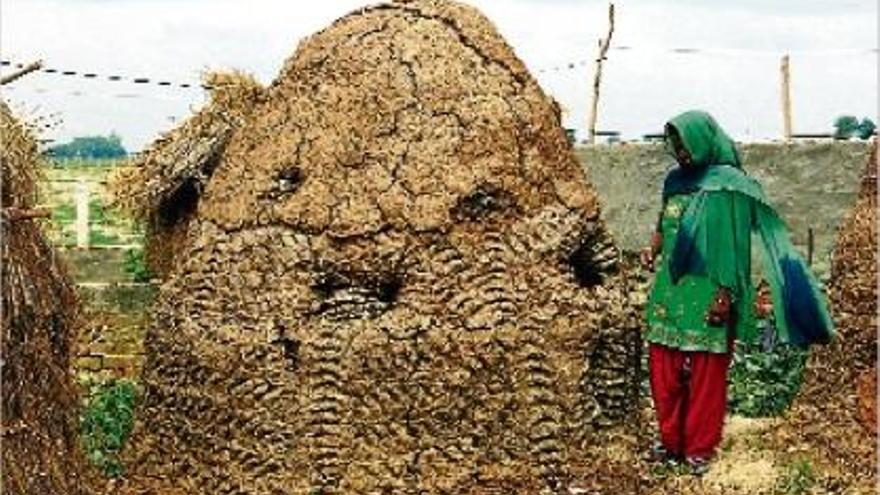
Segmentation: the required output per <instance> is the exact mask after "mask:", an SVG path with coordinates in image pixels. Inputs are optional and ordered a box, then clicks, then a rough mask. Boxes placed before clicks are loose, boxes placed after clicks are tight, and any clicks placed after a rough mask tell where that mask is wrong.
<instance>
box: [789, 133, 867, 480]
mask: <svg viewBox="0 0 880 495" xmlns="http://www.w3.org/2000/svg"><path fill="white" fill-rule="evenodd" d="M877 248H878V246H877V142H876V141H875V142H874V145H873V150H872V153H871V157H870V159H869V161H868V164H867V167H866V168H865V172H864V174H863V178H862V188H861V191H860V194H859V198H858V201H857V202H856V204H855V206H854V207H853V209H852V211H851V212H850V214H849V215H848V218H847V220H846V221H845V222H844V224H843V225H842V226H841V228H840V232H839V234H838V237H837V245H836V247H835V250H834V256H833V260H834V263H833V266H832V280H831V283H830V286H829V295H830V299H831V302H832V307H833V310H834V319H835V325H836V326H837V332H838V337H837V338H836V339H835V341H834V342H832V343H831V344H830V345H829V346H827V347H820V348H816V349H815V350H814V351H813V355H812V356H811V358H810V361H809V363H808V367H807V371H806V375H805V379H804V385H803V388H802V392H801V396H800V397H799V399H798V401H797V402H796V404H795V407H794V410H793V411H792V413H791V414H790V418H789V423H790V424H789V428H787V429H786V431H785V433H786V435H790V436H791V437H792V438H793V439H795V440H796V441H799V442H805V443H806V444H807V447H805V448H806V449H807V450H808V451H810V452H812V453H814V454H818V455H819V456H821V457H822V458H823V461H824V462H825V463H827V464H828V465H829V466H831V467H833V468H834V470H835V471H837V472H838V473H839V475H840V476H842V477H843V478H847V479H848V481H847V483H848V484H849V485H850V486H849V489H856V488H860V489H863V490H866V491H865V492H864V493H869V492H870V493H873V492H874V490H875V489H876V484H877V473H876V467H877V466H876V462H877V443H876V436H875V435H876V424H877V423H876V415H875V414H876V400H877V396H876V394H877V389H876V387H877V385H876V383H877V382H876V373H877V368H876V366H877V263H878V254H877ZM872 408H874V411H873V413H872V412H871V411H870V410H871V409H872ZM790 441H791V439H789V440H788V441H787V444H790ZM847 493H850V492H847ZM853 493H856V492H853ZM858 493H862V492H861V491H859V492H858Z"/></svg>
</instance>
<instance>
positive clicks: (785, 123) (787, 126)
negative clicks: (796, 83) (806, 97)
mask: <svg viewBox="0 0 880 495" xmlns="http://www.w3.org/2000/svg"><path fill="white" fill-rule="evenodd" d="M779 70H780V72H781V73H782V133H783V137H784V138H785V142H786V143H790V142H791V134H792V131H791V67H790V64H789V58H788V55H784V56H783V57H782V63H781V64H780V67H779Z"/></svg>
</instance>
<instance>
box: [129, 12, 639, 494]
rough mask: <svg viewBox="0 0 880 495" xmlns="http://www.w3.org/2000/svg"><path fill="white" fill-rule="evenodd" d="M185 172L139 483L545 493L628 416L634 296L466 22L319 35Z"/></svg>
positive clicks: (370, 24)
mask: <svg viewBox="0 0 880 495" xmlns="http://www.w3.org/2000/svg"><path fill="white" fill-rule="evenodd" d="M187 125H189V124H187ZM185 129H186V126H185V127H184V129H182V130H181V131H179V132H180V133H181V134H180V136H183V134H182V133H183V132H185ZM197 141H198V139H196V141H195V142H189V143H188V146H189V147H193V148H195V147H197V146H198V142H197ZM205 156H207V155H205ZM147 159H149V158H147ZM204 163H207V162H204ZM168 165H169V166H170V165H171V164H168ZM202 169H203V170H206V171H208V172H209V173H210V177H208V178H207V179H206V180H205V181H204V183H205V184H206V185H204V186H203V187H200V188H198V192H199V193H200V194H198V195H197V198H196V200H197V201H196V202H197V207H195V208H194V209H193V210H190V211H192V212H193V213H192V216H191V217H189V218H190V219H189V221H188V227H187V229H186V232H185V235H184V237H183V238H182V240H181V242H180V244H179V245H178V246H177V247H176V248H175V250H176V251H177V255H176V256H175V257H174V260H173V263H172V266H171V269H170V272H169V275H168V277H167V279H166V281H165V283H164V284H163V286H162V288H161V291H160V295H159V299H158V302H157V305H156V309H155V314H154V317H153V322H152V324H151V326H150V328H149V330H148V333H147V341H146V348H147V361H146V364H145V368H144V374H143V385H144V389H145V397H144V402H143V408H142V410H141V411H140V412H139V414H138V417H139V418H140V423H139V425H138V427H137V428H136V434H135V436H134V437H133V442H134V452H133V459H132V462H131V463H130V464H129V466H131V467H132V468H133V469H138V470H139V471H140V473H138V474H139V475H141V476H152V477H155V478H164V479H169V480H174V483H175V485H176V486H177V487H178V488H180V489H182V490H185V491H188V492H189V493H193V494H195V493H212V494H232V493H251V494H270V493H450V494H453V493H455V494H457V493H496V492H497V493H517V492H519V493H535V492H536V490H548V489H549V490H551V491H558V492H565V490H566V484H567V480H568V479H569V477H570V475H572V474H573V471H574V470H575V467H574V466H575V465H576V464H583V463H584V462H585V461H584V459H582V458H581V456H582V454H583V452H584V448H585V446H589V445H591V444H592V443H593V442H594V441H595V440H596V435H597V433H596V432H597V431H598V430H600V429H602V428H603V427H606V426H608V425H612V424H618V423H620V422H621V420H622V419H623V418H626V417H628V416H627V414H628V413H629V412H630V410H631V408H632V406H633V402H634V400H635V398H636V396H637V390H636V389H637V386H638V380H637V376H636V375H637V370H638V363H639V357H638V349H639V348H640V344H639V333H638V325H639V315H638V314H637V313H635V312H634V311H633V310H632V307H633V305H632V304H631V302H630V301H629V295H630V289H631V283H630V280H629V279H628V277H627V275H626V273H624V272H623V271H621V270H618V269H617V256H618V255H617V251H616V248H615V246H614V245H613V243H612V241H611V239H610V238H609V236H608V234H607V233H606V230H605V227H604V224H603V222H602V220H601V219H600V209H599V205H598V204H597V199H596V194H595V192H594V191H593V190H592V188H591V186H590V185H589V184H588V183H587V182H586V180H585V178H584V175H583V171H582V169H581V166H580V164H579V163H578V161H577V160H576V159H575V157H574V156H573V154H572V152H571V149H570V147H569V144H568V142H567V140H566V136H565V133H564V132H563V129H562V128H561V126H560V123H559V120H558V114H557V113H556V112H555V110H554V107H553V105H552V103H551V101H550V99H549V98H548V97H547V96H546V95H545V94H544V93H543V92H542V91H541V89H540V88H539V86H538V84H537V82H536V81H535V79H534V78H533V77H532V76H531V75H530V74H529V73H528V72H527V70H526V68H525V67H524V65H523V64H522V62H521V61H520V60H519V59H518V58H516V56H515V55H514V53H513V51H512V50H511V48H510V47H509V46H508V45H507V44H506V43H505V42H504V40H503V39H502V38H501V36H500V35H499V34H498V33H497V32H496V30H495V29H494V27H493V26H492V25H491V23H490V22H489V21H488V20H487V19H486V18H484V17H483V16H482V15H481V14H479V13H478V12H477V11H475V10H474V9H472V8H470V7H466V6H463V5H460V4H457V3H453V2H448V1H439V0H438V1H416V2H395V3H390V4H383V5H378V6H375V7H370V8H366V9H363V10H360V11H357V12H354V13H352V14H350V15H348V16H346V17H343V18H341V19H339V20H338V21H336V22H334V23H333V24H332V25H331V26H330V27H328V28H326V29H325V30H323V31H321V32H319V33H317V34H315V35H313V36H311V37H309V38H307V39H306V40H304V41H303V42H302V43H301V44H300V46H299V47H298V49H297V51H296V53H295V54H294V55H293V57H292V58H290V59H289V60H288V61H287V63H286V64H285V66H284V68H283V70H282V72H281V74H280V76H279V77H278V78H277V79H276V80H275V81H274V83H273V84H272V85H271V86H270V87H269V88H268V89H267V92H266V94H265V100H264V101H263V102H261V103H259V104H257V105H255V106H254V107H253V108H252V109H251V111H250V112H249V114H248V115H247V116H246V117H245V118H244V119H243V123H242V124H241V125H239V126H237V127H236V128H235V129H233V130H232V131H231V136H230V137H229V138H228V142H227V143H226V145H225V147H224V148H223V151H222V153H221V154H220V156H219V159H217V160H216V164H215V165H212V166H210V167H202ZM141 184H145V185H146V184H148V183H147V182H146V181H144V182H142V183H141ZM169 185H170V183H169V182H168V180H167V179H160V180H159V182H158V184H157V185H152V186H149V185H148V186H147V187H148V190H147V191H144V192H143V195H142V197H156V198H159V199H160V201H158V202H153V203H152V205H154V206H151V207H150V208H154V209H151V210H150V211H151V212H155V211H156V210H155V205H159V204H162V203H163V201H167V199H168V198H170V197H173V194H172V195H171V196H168V194H169V191H171V190H173V189H174V188H173V187H167V186H169Z"/></svg>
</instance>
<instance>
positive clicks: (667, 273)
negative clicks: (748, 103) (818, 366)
mask: <svg viewBox="0 0 880 495" xmlns="http://www.w3.org/2000/svg"><path fill="white" fill-rule="evenodd" d="M670 128H672V129H675V130H676V131H677V133H676V134H677V135H678V136H679V138H680V140H681V143H682V146H683V147H684V148H685V149H686V150H687V151H688V154H689V155H690V158H691V160H690V163H689V164H688V166H687V167H677V168H675V169H673V170H672V171H670V173H669V174H668V175H667V177H666V180H665V181H664V184H663V200H664V211H663V214H662V217H661V222H660V226H659V228H660V230H661V233H662V235H663V246H662V251H661V255H662V259H661V262H660V266H659V272H658V274H657V277H656V279H655V283H654V287H653V289H652V291H651V295H650V298H649V301H648V308H647V320H648V327H649V329H648V333H647V335H646V339H647V340H648V341H649V342H655V343H658V344H663V345H667V346H670V347H675V348H678V349H683V350H689V351H708V352H726V351H727V349H728V332H729V331H730V332H731V333H730V337H735V338H737V339H739V340H741V341H746V342H751V341H754V340H755V338H756V337H757V332H756V325H755V324H754V315H753V314H752V300H753V298H754V289H753V287H752V282H751V271H752V263H751V237H752V234H753V233H754V234H757V235H758V236H759V237H760V239H761V246H762V247H763V253H764V257H763V258H764V275H765V276H766V277H767V281H768V282H769V284H770V290H771V293H772V295H773V314H774V318H775V323H776V330H777V334H778V335H777V336H778V338H779V341H780V342H785V343H791V344H795V345H800V346H805V345H809V344H815V343H827V342H829V341H830V340H831V339H832V337H833V336H834V327H833V323H832V322H831V318H830V316H829V315H828V308H827V305H826V303H825V298H824V296H823V294H822V292H821V291H820V290H819V287H818V284H817V283H816V280H815V277H814V276H813V274H812V273H811V272H810V270H809V268H808V267H807V265H806V263H804V261H803V259H802V258H801V256H800V254H799V253H798V252H797V251H796V250H795V249H794V246H793V245H792V243H791V240H790V239H789V236H788V232H787V229H786V228H785V223H784V222H783V221H782V219H781V218H780V217H779V215H778V214H777V213H776V211H775V210H774V209H773V207H772V206H771V205H770V203H769V202H768V201H767V198H766V197H765V196H764V193H763V191H762V190H761V186H760V185H759V184H758V183H757V182H756V181H755V180H754V179H752V178H751V177H748V175H746V174H745V172H743V170H742V163H741V161H740V158H739V153H737V151H736V146H735V145H734V142H733V140H731V139H730V137H729V136H727V134H725V133H724V131H723V130H722V129H721V128H720V127H719V126H718V124H717V122H715V120H714V119H713V118H712V117H711V116H710V115H709V114H707V113H705V112H701V111H690V112H685V113H683V114H681V115H678V116H676V117H675V118H673V119H672V120H670V121H669V122H668V123H667V132H669V131H668V129H670ZM718 287H725V288H726V289H727V290H728V291H729V293H730V294H731V297H732V299H733V301H732V304H731V316H732V322H731V324H730V325H729V329H728V328H727V327H714V326H710V325H708V324H707V323H706V322H705V317H706V314H707V312H708V310H709V308H710V306H711V304H712V299H713V298H714V296H715V294H716V293H717V290H718Z"/></svg>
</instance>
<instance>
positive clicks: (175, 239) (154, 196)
mask: <svg viewBox="0 0 880 495" xmlns="http://www.w3.org/2000/svg"><path fill="white" fill-rule="evenodd" d="M204 85H205V87H207V88H208V91H209V92H210V101H209V102H208V104H207V105H205V106H204V107H203V108H202V109H201V110H199V111H198V112H197V113H196V114H195V115H193V116H192V117H190V118H189V119H187V120H186V122H184V124H183V125H181V126H180V127H178V128H176V129H174V130H173V131H171V132H169V133H167V134H165V135H163V136H162V137H161V138H159V139H157V140H156V141H155V142H153V144H152V146H151V147H150V149H149V150H147V151H146V152H144V153H141V154H140V155H139V156H138V157H136V158H135V159H134V160H133V161H132V163H131V166H130V167H126V168H124V169H121V170H120V171H119V172H117V173H116V174H115V175H114V177H113V179H112V180H111V182H110V189H111V193H112V196H113V197H114V206H117V207H120V208H122V209H125V210H128V211H129V212H130V213H131V214H133V216H134V217H135V218H136V219H138V220H141V221H142V222H144V223H145V225H146V227H147V228H146V236H145V237H146V240H145V241H146V249H145V252H146V261H147V264H148V266H149V267H150V269H151V271H153V272H154V273H156V274H158V275H164V274H166V273H167V272H168V271H169V270H170V267H171V265H172V263H173V257H174V254H175V252H177V248H178V247H180V246H181V244H182V243H183V242H184V239H185V238H186V227H187V225H188V224H189V221H190V219H192V216H193V215H194V214H195V207H196V204H197V201H198V197H199V195H200V194H201V193H202V190H203V188H204V187H205V185H206V184H207V181H208V178H209V177H210V176H211V173H212V172H213V170H214V168H215V167H216V166H217V162H218V161H219V159H220V156H221V155H222V154H223V150H224V149H225V147H226V144H227V143H228V142H229V138H230V137H231V136H232V132H233V131H234V130H235V129H236V128H238V127H239V126H240V125H242V123H243V122H244V119H245V117H246V116H247V115H248V113H249V112H250V111H251V110H252V109H253V108H254V106H255V105H257V104H258V103H259V102H261V101H262V100H263V96H264V88H263V87H262V86H261V85H260V84H259V83H258V82H257V81H256V80H255V79H254V78H253V77H251V76H249V75H246V74H243V73H240V72H229V73H224V72H212V73H209V74H207V75H206V76H205V78H204Z"/></svg>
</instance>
